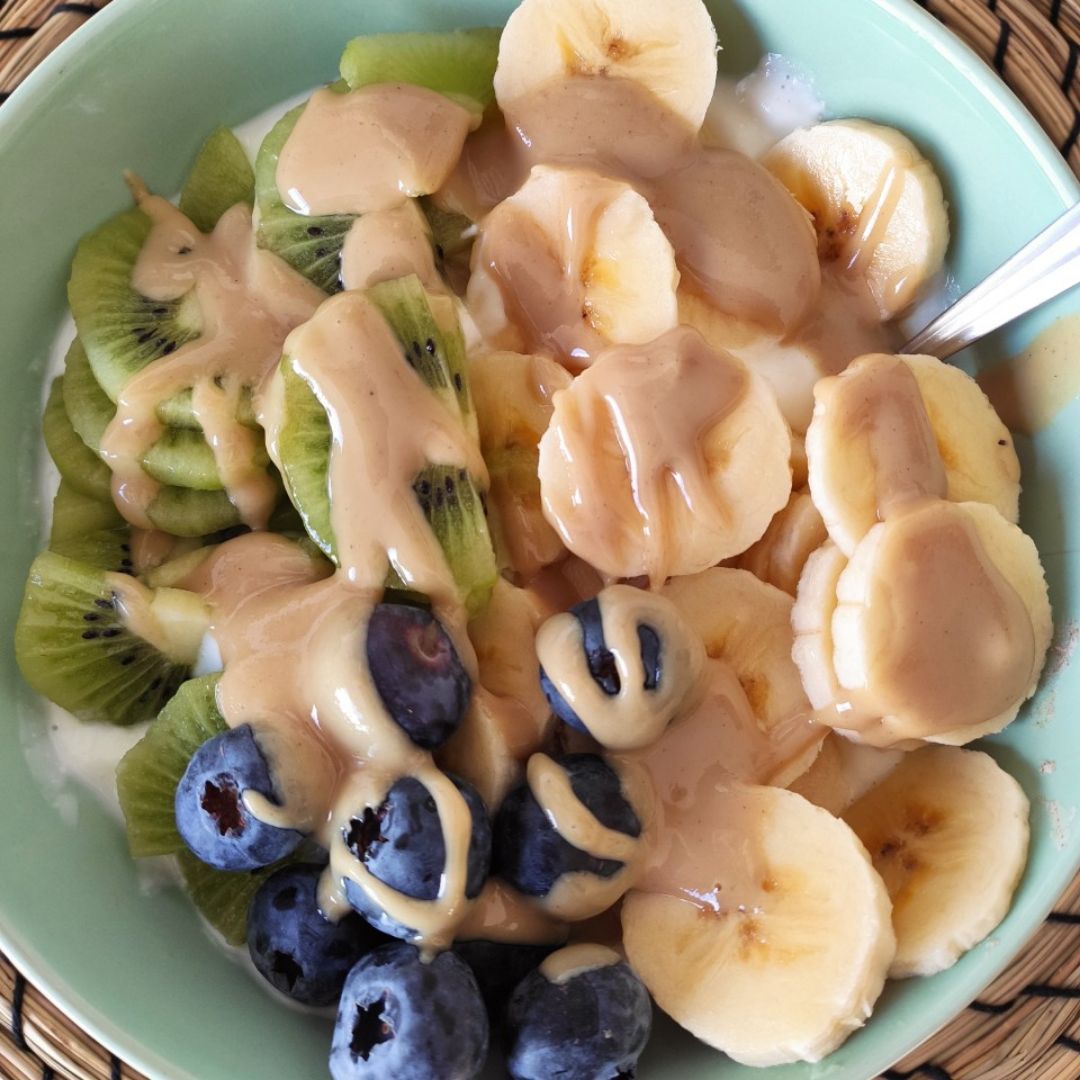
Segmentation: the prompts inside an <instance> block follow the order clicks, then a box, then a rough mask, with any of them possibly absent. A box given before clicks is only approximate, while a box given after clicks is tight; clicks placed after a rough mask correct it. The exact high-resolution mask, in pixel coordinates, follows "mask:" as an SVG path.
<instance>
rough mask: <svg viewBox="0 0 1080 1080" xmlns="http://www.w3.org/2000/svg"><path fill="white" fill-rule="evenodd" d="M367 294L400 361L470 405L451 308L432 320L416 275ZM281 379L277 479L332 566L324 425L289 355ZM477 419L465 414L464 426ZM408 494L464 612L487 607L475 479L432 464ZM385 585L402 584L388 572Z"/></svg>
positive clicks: (488, 584)
mask: <svg viewBox="0 0 1080 1080" xmlns="http://www.w3.org/2000/svg"><path fill="white" fill-rule="evenodd" d="M367 295H368V296H369V297H370V298H371V300H372V301H373V302H374V303H375V304H376V305H377V306H378V307H379V308H380V310H381V311H382V313H383V315H384V317H385V318H386V321H387V323H388V324H389V326H390V328H391V329H392V330H393V332H394V334H395V336H396V337H397V339H398V341H399V342H400V344H401V348H402V359H403V360H404V361H405V362H406V363H409V364H410V365H411V366H412V367H414V368H415V370H416V371H417V372H418V374H419V375H420V377H421V378H422V379H423V380H424V382H425V383H427V385H428V386H429V387H430V388H431V390H432V392H433V393H436V394H439V395H441V396H444V397H446V398H449V399H450V400H451V401H455V402H458V403H464V406H463V408H464V407H469V402H470V398H469V388H468V381H467V378H466V372H465V350H464V345H463V343H462V341H461V332H460V328H459V327H458V326H457V321H456V317H455V316H454V313H453V308H452V306H450V307H448V308H447V309H445V310H442V311H440V315H441V316H442V317H441V319H437V318H436V312H435V310H434V309H433V306H432V303H431V301H433V300H434V301H438V300H441V298H432V297H429V296H428V294H427V293H426V292H425V290H424V288H423V286H422V285H421V284H420V282H419V280H418V279H417V278H416V277H415V276H411V277H408V278H402V279H400V280H398V281H393V282H386V283H385V284H382V285H376V286H375V287H374V288H372V289H369V290H368V293H367ZM280 377H281V378H282V380H283V382H284V422H283V424H282V426H281V430H280V431H279V433H278V446H279V451H280V456H281V465H282V474H283V478H284V480H285V486H286V489H287V490H288V492H289V494H290V496H291V498H292V501H293V503H294V504H295V505H296V507H297V509H298V510H299V512H300V516H301V517H302V518H303V521H304V525H305V527H306V529H307V531H308V534H309V535H310V536H311V538H312V540H314V541H315V543H316V544H317V545H318V546H319V548H320V549H321V550H322V551H323V552H325V554H326V555H328V556H329V557H330V559H331V560H333V561H335V562H336V561H337V559H336V553H335V546H334V545H335V540H334V534H333V528H332V525H331V512H330V497H329V483H328V469H329V462H330V446H331V431H330V423H329V420H328V419H327V416H326V413H325V411H324V409H323V406H322V404H321V402H320V401H319V399H318V397H317V396H316V394H315V392H314V390H313V388H312V387H311V385H310V384H309V383H308V382H307V381H306V379H305V378H304V377H303V376H302V375H301V374H300V373H299V372H298V371H297V370H296V368H295V367H294V365H293V364H292V363H291V361H290V359H289V357H287V356H286V357H285V358H284V359H283V361H282V364H281V372H280ZM470 421H471V422H472V423H475V414H473V413H472V412H471V408H470V411H469V412H468V413H467V414H466V423H469V422H470ZM413 490H414V492H415V493H416V498H417V500H418V501H419V503H420V505H421V507H422V508H423V510H424V513H425V515H426V517H427V519H428V521H429V522H430V523H431V527H432V529H433V531H434V533H435V535H436V537H437V538H438V540H439V543H440V545H441V546H442V548H443V551H444V552H445V554H446V558H447V561H448V562H449V564H450V567H451V570H452V571H453V574H454V579H455V581H456V582H457V584H458V587H459V589H460V591H461V594H462V597H463V599H464V602H465V603H466V605H467V606H468V608H469V611H470V612H472V613H476V612H478V611H480V610H482V609H483V607H484V606H485V605H486V603H487V600H488V597H489V595H490V593H491V588H492V586H493V585H494V582H495V577H496V574H497V568H496V564H495V555H494V552H493V550H492V544H491V536H490V534H489V532H488V526H487V519H486V517H485V514H484V506H483V500H482V498H481V496H480V494H479V492H478V490H477V488H476V484H475V481H474V480H473V478H472V477H471V476H470V475H469V474H468V473H467V472H466V471H465V470H463V469H458V468H454V467H447V466H441V465H431V466H428V467H427V468H426V469H424V470H423V471H422V472H421V473H420V475H419V476H417V477H416V480H415V481H414V484H413ZM387 587H388V588H395V589H402V588H404V586H403V585H402V583H401V581H400V580H399V579H398V578H397V577H396V575H394V574H393V573H391V574H390V576H389V578H388V581H387Z"/></svg>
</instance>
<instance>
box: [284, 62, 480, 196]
mask: <svg viewBox="0 0 1080 1080" xmlns="http://www.w3.org/2000/svg"><path fill="white" fill-rule="evenodd" d="M474 123H475V117H474V115H473V113H471V112H470V111H469V110H468V109H466V108H465V107H464V106H462V105H458V104H457V103H456V102H454V101H451V100H450V99H449V98H448V97H445V96H444V95H442V94H439V93H437V92H436V91H434V90H428V89H426V88H425V87H422V86H410V85H403V84H392V83H387V84H378V85H375V86H365V87H363V88H361V89H359V90H353V91H351V92H349V93H347V94H339V93H337V92H335V91H333V90H329V89H325V90H317V91H316V92H315V93H314V94H313V95H312V96H311V100H310V101H309V102H308V103H307V105H306V106H305V107H304V111H303V112H302V113H301V114H300V116H299V118H298V119H297V121H296V126H295V127H294V128H293V130H292V131H291V132H290V134H289V137H288V139H287V140H286V141H285V145H284V146H283V147H282V148H281V155H280V157H279V158H278V166H277V186H278V190H279V191H280V192H281V196H282V199H283V200H284V202H285V205H286V206H288V207H289V208H290V209H292V210H295V211H297V212H298V213H301V214H366V213H369V212H370V211H373V210H389V209H391V208H392V207H395V206H397V205H399V204H400V203H402V202H403V201H404V200H405V199H406V198H408V197H410V196H414V195H425V194H427V193H428V192H431V191H435V190H436V189H437V188H438V187H440V186H441V185H442V183H443V181H444V180H445V179H446V178H447V176H448V175H449V174H450V170H451V169H452V168H453V167H454V165H455V163H456V162H457V160H458V157H459V156H460V154H461V148H462V145H463V144H464V142H465V136H466V135H467V134H468V133H469V130H470V129H471V128H472V127H473V125H474Z"/></svg>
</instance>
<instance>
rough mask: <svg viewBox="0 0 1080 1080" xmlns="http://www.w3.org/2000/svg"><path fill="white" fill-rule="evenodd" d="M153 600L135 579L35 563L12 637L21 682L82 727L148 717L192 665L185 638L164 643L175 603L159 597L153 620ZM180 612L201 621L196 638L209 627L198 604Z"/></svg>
mask: <svg viewBox="0 0 1080 1080" xmlns="http://www.w3.org/2000/svg"><path fill="white" fill-rule="evenodd" d="M169 592H171V590H167V591H166V593H169ZM155 599H158V594H155V593H152V592H151V591H150V590H148V589H146V588H145V587H144V586H141V585H139V583H138V582H136V581H134V579H126V578H124V577H122V576H119V575H116V574H111V575H110V574H109V573H107V572H106V571H104V570H101V569H99V568H97V567H94V566H91V565H88V564H86V563H81V562H76V561H75V560H74V559H69V558H66V557H64V556H62V555H58V554H56V553H54V552H50V551H46V552H44V553H43V554H41V555H39V556H38V557H37V558H36V559H35V560H34V562H33V564H32V565H31V567H30V574H29V577H28V579H27V584H26V593H25V595H24V597H23V603H22V609H21V611H20V612H19V621H18V624H17V626H16V629H15V657H16V659H17V660H18V663H19V667H20V669H21V670H22V673H23V676H24V677H25V678H26V681H27V682H28V683H29V684H30V685H31V686H32V687H33V688H34V689H35V690H37V691H38V692H39V693H41V694H44V695H45V697H47V698H49V700H50V701H54V702H56V704H57V705H60V706H62V707H63V708H65V709H67V710H68V711H69V712H71V713H74V714H75V716H77V717H78V718H79V719H80V720H94V721H102V722H105V723H110V724H121V725H126V724H135V723H138V722H139V721H140V720H146V719H148V718H149V717H151V716H153V715H154V714H155V713H156V712H157V711H158V709H160V708H161V706H162V704H163V703H164V702H165V701H167V700H168V699H169V698H170V697H171V696H172V693H173V691H174V690H175V689H176V687H177V686H178V685H179V684H180V683H181V682H182V681H183V680H184V679H185V678H186V677H187V672H188V670H189V668H190V666H191V662H192V660H193V656H191V655H190V653H189V651H188V644H189V642H190V635H189V634H188V633H187V632H182V633H181V635H180V636H179V637H177V638H173V637H171V636H169V635H167V634H166V633H165V632H164V628H163V620H162V619H161V618H159V616H160V615H164V614H165V612H166V609H168V608H169V607H170V605H171V602H172V599H173V598H172V597H171V596H169V595H162V596H161V597H160V601H159V603H160V605H161V606H160V608H159V610H158V611H157V612H155V611H153V607H152V605H153V601H154V600H155ZM177 599H178V600H179V598H177ZM131 601H135V603H136V604H137V605H138V607H139V608H140V610H138V611H134V610H133V609H132V607H131V605H130V602H131ZM177 606H178V607H179V608H180V609H182V610H183V611H184V612H185V616H184V618H185V619H189V618H196V619H201V622H200V623H199V625H200V627H201V628H200V629H199V635H200V636H201V633H202V630H204V629H205V628H206V626H207V625H208V623H209V616H208V615H206V614H205V613H204V612H203V609H202V606H201V601H200V602H199V611H198V612H193V611H192V610H191V609H190V608H189V605H188V604H186V603H178V605H177ZM133 616H138V618H133Z"/></svg>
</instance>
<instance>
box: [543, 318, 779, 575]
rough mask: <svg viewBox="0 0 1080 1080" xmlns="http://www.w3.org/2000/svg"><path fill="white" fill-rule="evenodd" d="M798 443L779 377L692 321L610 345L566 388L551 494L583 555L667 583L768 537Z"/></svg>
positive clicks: (550, 471)
mask: <svg viewBox="0 0 1080 1080" xmlns="http://www.w3.org/2000/svg"><path fill="white" fill-rule="evenodd" d="M790 453H791V439H790V436H789V435H788V429H787V425H786V424H785V423H784V418H783V416H782V415H781V414H780V410H779V408H778V406H777V404H776V400H775V398H774V397H773V394H772V392H771V391H770V390H769V388H768V386H767V384H766V383H765V382H764V381H763V380H762V379H760V378H759V377H758V376H756V375H754V374H753V373H752V372H750V371H748V370H747V369H746V367H745V366H744V365H743V364H742V363H741V362H740V361H739V360H737V359H736V358H735V357H733V356H731V355H730V354H728V353H722V352H715V351H713V350H712V349H710V348H709V346H708V345H707V344H706V343H705V341H704V340H703V339H702V337H701V336H700V335H699V334H698V333H697V332H696V331H694V330H691V329H689V328H688V327H680V328H678V329H676V330H673V331H671V332H670V333H668V334H665V335H664V336H663V337H661V338H658V339H657V340H656V341H653V342H651V343H650V344H648V345H646V346H643V347H633V346H618V347H615V348H612V349H609V350H607V351H606V352H604V353H603V354H601V356H600V357H599V358H598V359H597V360H596V361H595V362H594V363H593V365H592V367H590V368H589V369H588V370H587V371H585V372H584V373H583V374H582V375H580V376H578V378H576V379H575V380H574V382H573V384H572V385H571V386H570V387H568V388H567V389H566V390H561V391H559V392H558V393H556V394H555V414H554V416H553V417H552V419H551V425H550V426H549V427H548V430H547V432H546V433H545V434H544V437H543V438H542V439H541V440H540V493H541V496H542V497H543V501H544V512H545V514H546V515H547V518H548V520H549V521H550V522H551V524H552V525H554V526H555V528H556V530H557V531H558V532H559V534H560V535H561V536H562V538H563V542H564V543H565V544H566V546H567V547H568V548H569V549H570V550H571V551H572V552H573V553H574V554H575V555H578V556H580V557H581V558H583V559H585V560H586V561H587V562H589V563H591V564H592V565H593V566H595V567H596V568H597V569H598V570H599V571H601V573H605V574H609V575H610V576H612V577H627V578H629V577H636V576H638V575H641V574H645V575H647V576H648V577H649V579H650V581H652V583H653V584H654V585H660V584H662V583H663V582H664V581H665V580H666V579H667V578H668V577H669V576H671V575H674V574H693V573H697V572H698V571H700V570H704V569H706V568H707V567H709V566H714V565H715V564H716V563H718V562H720V561H722V560H723V559H726V558H729V557H730V556H732V555H737V554H739V553H740V552H743V551H745V550H746V549H747V548H748V547H749V546H750V545H751V544H752V543H753V542H754V541H755V540H757V539H759V538H760V537H761V535H762V534H763V533H764V532H765V529H766V527H767V526H768V524H769V522H770V520H772V516H773V514H775V513H776V512H777V511H778V510H779V509H781V507H783V506H784V505H785V504H786V503H787V500H788V496H789V495H790V494H791V466H790V463H789V458H790Z"/></svg>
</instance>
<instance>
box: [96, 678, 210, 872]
mask: <svg viewBox="0 0 1080 1080" xmlns="http://www.w3.org/2000/svg"><path fill="white" fill-rule="evenodd" d="M217 681H218V676H217V675H204V676H203V677H202V678H199V679H189V680H188V681H187V682H185V683H184V684H183V685H182V686H180V688H179V689H178V690H177V691H176V693H175V695H174V696H173V697H172V698H171V700H169V702H168V703H167V704H166V705H165V706H164V708H162V709H161V711H160V713H159V714H158V717H157V719H156V720H155V721H154V722H153V723H152V724H151V725H150V727H149V729H148V730H147V732H146V734H145V735H144V736H143V737H142V738H141V739H140V740H139V741H138V742H137V743H136V744H135V745H134V746H133V747H132V748H131V749H130V750H129V751H128V752H127V753H126V754H125V755H124V756H123V757H122V758H121V759H120V763H119V764H118V765H117V767H116V791H117V794H118V795H119V797H120V808H121V810H123V812H124V822H125V824H126V826H127V838H128V847H129V849H130V850H131V854H132V855H134V856H135V857H136V858H142V857H143V856H147V855H175V854H177V853H178V852H180V851H184V850H186V848H185V845H184V841H183V840H181V839H180V834H179V833H178V832H177V831H176V817H175V813H174V809H173V801H174V799H175V797H176V786H177V784H179V783H180V778H181V777H182V776H183V775H184V770H185V769H186V768H187V765H188V762H189V761H190V760H191V756H192V755H193V754H194V753H195V751H196V750H198V748H199V747H200V746H202V744H203V743H204V742H206V740H207V739H210V738H213V737H214V736H215V735H220V734H221V732H223V731H225V730H226V728H227V727H228V725H227V724H226V723H225V718H224V717H223V716H222V715H221V713H220V712H219V711H218V707H217V700H216V697H215V694H216V688H217Z"/></svg>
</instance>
